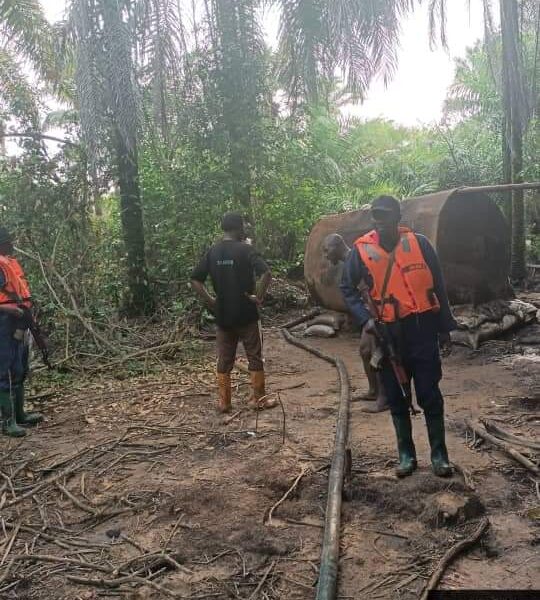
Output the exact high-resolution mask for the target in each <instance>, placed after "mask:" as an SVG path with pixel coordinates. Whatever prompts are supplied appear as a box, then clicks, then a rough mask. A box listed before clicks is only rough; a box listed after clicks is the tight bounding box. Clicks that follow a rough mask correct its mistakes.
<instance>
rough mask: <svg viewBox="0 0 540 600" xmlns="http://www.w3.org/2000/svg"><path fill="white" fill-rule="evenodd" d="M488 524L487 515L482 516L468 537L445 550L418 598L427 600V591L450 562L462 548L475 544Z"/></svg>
mask: <svg viewBox="0 0 540 600" xmlns="http://www.w3.org/2000/svg"><path fill="white" fill-rule="evenodd" d="M488 526H489V519H488V518H487V517H484V518H483V519H482V520H481V521H480V525H478V527H477V528H476V530H475V531H474V532H473V533H472V534H471V535H470V536H469V537H467V538H465V539H464V540H461V542H458V543H457V544H455V545H454V546H452V547H451V548H450V549H449V550H448V551H447V552H445V554H444V555H443V557H442V558H441V560H440V561H439V564H438V566H437V568H436V569H435V571H434V572H433V575H432V576H431V577H430V578H429V581H428V583H427V585H426V587H425V588H424V591H423V592H422V596H420V600H427V598H428V597H429V592H430V591H431V590H433V589H435V587H436V586H437V585H438V583H439V581H440V580H441V579H442V577H443V575H444V572H445V571H446V569H447V568H448V566H449V565H450V563H451V562H452V561H453V560H454V559H455V558H456V557H457V556H458V555H459V554H461V553H462V552H463V551H464V550H467V549H468V548H470V547H471V546H474V544H476V542H478V540H479V539H480V538H481V537H482V535H483V534H484V532H485V531H486V529H487V528H488Z"/></svg>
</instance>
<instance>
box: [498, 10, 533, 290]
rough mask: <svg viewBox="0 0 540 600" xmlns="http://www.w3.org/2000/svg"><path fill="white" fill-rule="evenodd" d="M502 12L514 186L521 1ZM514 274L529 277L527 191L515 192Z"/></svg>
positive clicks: (518, 155)
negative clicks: (525, 198)
mask: <svg viewBox="0 0 540 600" xmlns="http://www.w3.org/2000/svg"><path fill="white" fill-rule="evenodd" d="M500 10H501V34H502V61H503V102H504V103H505V107H504V112H505V115H506V116H507V118H509V123H508V122H507V127H506V131H507V135H506V140H507V144H508V145H509V147H510V171H511V180H512V183H520V182H521V181H522V180H523V179H522V170H523V114H522V113H523V111H522V102H523V98H522V92H523V82H522V77H523V69H522V61H521V54H520V52H519V43H520V29H519V8H518V3H517V0H501V2H500ZM505 74H506V75H505ZM508 124H509V127H508ZM508 133H509V135H508ZM510 272H511V277H512V279H513V280H515V281H518V282H520V281H523V280H524V279H525V278H526V276H527V269H526V263H525V202H524V194H523V190H513V191H512V259H511V269H510Z"/></svg>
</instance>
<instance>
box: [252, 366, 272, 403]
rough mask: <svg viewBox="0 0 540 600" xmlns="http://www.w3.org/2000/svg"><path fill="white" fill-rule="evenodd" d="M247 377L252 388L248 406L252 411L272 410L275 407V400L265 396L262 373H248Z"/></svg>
mask: <svg viewBox="0 0 540 600" xmlns="http://www.w3.org/2000/svg"><path fill="white" fill-rule="evenodd" d="M249 375H250V377H251V387H252V388H253V393H252V395H251V398H250V399H249V400H248V404H249V406H250V407H251V408H254V409H265V408H274V407H275V406H277V400H276V399H275V398H269V397H268V396H267V394H266V387H265V383H264V371H250V372H249Z"/></svg>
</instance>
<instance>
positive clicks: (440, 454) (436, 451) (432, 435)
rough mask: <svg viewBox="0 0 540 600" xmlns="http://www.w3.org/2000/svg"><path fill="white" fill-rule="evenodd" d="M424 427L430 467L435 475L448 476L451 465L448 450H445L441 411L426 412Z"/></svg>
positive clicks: (450, 472)
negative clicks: (429, 448)
mask: <svg viewBox="0 0 540 600" xmlns="http://www.w3.org/2000/svg"><path fill="white" fill-rule="evenodd" d="M426 427H427V432H428V438H429V445H430V446H431V467H432V469H433V472H434V473H435V475H437V477H450V476H451V475H452V467H451V466H450V463H449V462H448V451H447V450H446V442H445V439H444V438H445V433H444V415H443V413H440V414H435V415H427V414H426Z"/></svg>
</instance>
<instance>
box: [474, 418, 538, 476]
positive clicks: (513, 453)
mask: <svg viewBox="0 0 540 600" xmlns="http://www.w3.org/2000/svg"><path fill="white" fill-rule="evenodd" d="M465 425H467V427H468V428H469V429H471V430H472V431H474V433H476V435H479V436H480V437H481V438H482V439H484V440H486V441H487V442H490V444H492V445H493V446H496V447H497V448H500V449H501V450H504V452H506V454H508V456H510V457H511V458H513V459H514V460H515V461H517V462H518V463H519V464H520V465H522V466H524V467H525V468H526V469H528V470H529V471H531V473H534V474H535V475H537V476H538V475H540V469H539V468H538V466H537V465H535V464H534V463H533V462H532V461H530V460H529V459H528V458H526V457H525V456H523V454H521V453H520V452H518V451H517V450H516V449H515V448H512V447H511V446H509V445H508V444H507V443H505V442H503V441H502V440H500V439H498V438H496V437H495V436H493V435H491V434H490V433H488V432H487V431H486V430H485V429H482V428H481V427H480V426H479V425H478V424H477V423H473V422H472V421H470V420H469V419H465Z"/></svg>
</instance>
